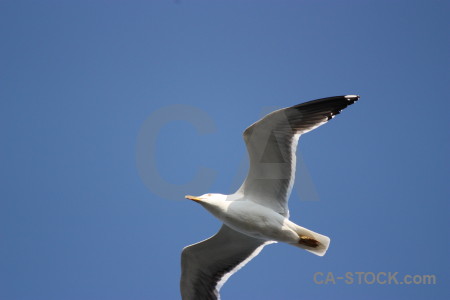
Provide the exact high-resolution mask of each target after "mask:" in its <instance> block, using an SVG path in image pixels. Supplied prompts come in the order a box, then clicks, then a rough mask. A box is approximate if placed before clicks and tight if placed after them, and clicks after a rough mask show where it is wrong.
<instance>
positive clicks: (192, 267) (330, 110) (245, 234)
mask: <svg viewBox="0 0 450 300" xmlns="http://www.w3.org/2000/svg"><path fill="white" fill-rule="evenodd" d="M358 99H359V96H357V95H347V96H337V97H329V98H323V99H318V100H314V101H309V102H305V103H302V104H298V105H295V106H292V107H288V108H284V109H280V110H277V111H274V112H272V113H270V114H268V115H267V116H265V117H264V118H262V119H261V120H259V121H258V122H256V123H254V124H252V125H251V126H250V127H248V128H247V129H246V130H245V131H244V140H245V143H246V145H247V150H248V153H249V157H250V169H249V172H248V175H247V178H246V179H245V181H244V183H243V184H242V186H241V187H240V188H239V189H238V190H237V191H236V192H235V193H234V194H231V195H222V194H204V195H202V196H198V197H194V196H186V198H187V199H190V200H193V201H196V202H197V203H199V204H201V205H202V206H203V207H204V208H206V209H207V210H208V211H209V212H210V213H212V214H213V215H214V216H215V217H217V218H218V219H219V220H221V221H222V222H223V225H222V228H221V229H220V230H219V232H218V233H217V234H215V235H214V236H212V237H211V238H209V239H207V240H204V241H202V242H199V243H196V244H193V245H190V246H188V247H185V248H184V249H183V252H182V254H181V268H182V272H181V282H180V289H181V296H182V299H183V300H194V299H195V300H205V299H220V294H219V290H220V288H221V287H222V285H223V284H224V283H225V281H226V280H227V279H228V278H229V277H230V276H231V275H232V274H233V273H235V272H236V271H237V270H239V269H240V268H241V267H243V266H244V265H245V264H246V263H247V262H249V261H250V260H251V259H252V258H253V257H255V256H256V255H258V253H259V252H260V251H261V250H262V248H263V247H264V246H265V245H267V244H270V243H275V242H284V243H288V244H290V245H294V246H296V247H300V248H303V249H305V250H307V251H309V252H312V253H314V254H316V255H319V256H323V255H324V254H325V252H326V251H327V249H328V246H329V244H330V239H329V238H328V237H327V236H324V235H321V234H319V233H316V232H314V231H311V230H309V229H306V228H304V227H301V226H299V225H297V224H295V223H293V222H291V221H290V220H289V210H288V206H287V202H288V199H289V196H290V193H291V190H292V186H293V183H294V177H295V168H296V154H295V152H296V149H297V143H298V139H299V137H300V135H302V134H304V133H306V132H308V131H311V130H313V129H315V128H317V127H319V126H320V125H322V124H325V123H326V122H327V121H328V120H330V119H331V118H333V117H334V116H335V115H337V114H339V112H340V111H341V110H342V109H344V108H346V107H347V106H348V105H350V104H353V103H354V102H355V101H357V100H358Z"/></svg>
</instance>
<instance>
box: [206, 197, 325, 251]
mask: <svg viewBox="0 0 450 300" xmlns="http://www.w3.org/2000/svg"><path fill="white" fill-rule="evenodd" d="M210 195H211V197H210V199H214V200H215V201H214V200H212V201H211V200H210V201H209V202H200V204H201V205H202V206H203V207H204V208H205V209H206V210H208V211H209V212H210V213H211V214H213V215H214V216H215V217H216V218H218V219H219V220H221V221H222V222H223V223H224V224H225V225H227V226H228V227H230V228H232V229H234V230H236V231H238V232H241V233H244V234H246V235H248V236H251V237H254V238H257V239H261V240H265V241H274V242H283V243H288V244H292V245H295V246H298V247H301V248H304V249H306V250H308V251H310V252H313V253H315V254H317V255H319V256H323V255H324V254H325V251H326V249H327V248H328V245H329V242H330V239H329V238H328V237H326V236H323V235H321V234H318V233H316V232H313V231H311V230H308V229H306V228H304V227H301V226H299V225H297V224H295V223H294V222H292V221H290V220H289V219H288V218H286V217H284V216H282V215H281V214H279V213H277V212H275V211H274V210H272V209H270V208H267V207H266V206H263V205H260V204H258V203H256V202H254V201H252V200H249V199H245V198H243V197H242V195H236V194H234V195H232V196H231V197H230V196H225V195H220V194H210ZM223 196H225V198H224V197H223ZM239 196H241V197H239ZM228 198H234V200H228ZM305 237H310V238H312V239H314V240H316V241H319V243H320V245H322V246H321V247H319V245H317V246H314V247H313V246H307V245H305V244H304V243H305V241H304V240H305Z"/></svg>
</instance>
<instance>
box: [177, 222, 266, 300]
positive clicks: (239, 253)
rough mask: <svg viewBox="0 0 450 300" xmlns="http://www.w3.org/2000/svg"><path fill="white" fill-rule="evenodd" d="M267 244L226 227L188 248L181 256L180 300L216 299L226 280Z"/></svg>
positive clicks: (218, 297) (223, 226)
mask: <svg viewBox="0 0 450 300" xmlns="http://www.w3.org/2000/svg"><path fill="white" fill-rule="evenodd" d="M268 243H271V242H268V241H264V240H260V239H255V238H252V237H250V236H247V235H244V234H242V233H239V232H237V231H235V230H233V229H231V228H230V227H228V226H226V225H222V228H221V229H220V230H219V232H218V233H217V234H215V235H214V236H212V237H211V238H209V239H207V240H205V241H202V242H199V243H197V244H193V245H190V246H188V247H186V248H184V249H183V252H182V254H181V282H180V289H181V297H182V299H183V300H197V299H202V300H215V299H220V295H219V290H220V288H221V287H222V285H223V284H224V283H225V281H227V279H228V278H229V277H230V276H231V275H233V274H234V273H235V272H236V271H238V270H239V269H240V268H242V267H243V266H244V265H245V264H246V263H247V262H249V261H250V260H251V259H252V258H253V257H255V256H256V255H258V253H259V252H260V251H261V250H262V248H263V247H264V246H265V245H266V244H268Z"/></svg>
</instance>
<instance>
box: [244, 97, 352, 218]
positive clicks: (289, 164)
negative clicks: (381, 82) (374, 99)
mask: <svg viewBox="0 0 450 300" xmlns="http://www.w3.org/2000/svg"><path fill="white" fill-rule="evenodd" d="M358 99H359V96H356V95H347V96H337V97H329V98H323V99H318V100H313V101H309V102H305V103H302V104H298V105H295V106H292V107H288V108H284V109H280V110H277V111H274V112H272V113H270V114H268V115H267V116H265V117H264V118H262V119H261V120H259V121H258V122H256V123H254V124H252V125H251V126H250V127H248V128H247V129H246V130H245V131H244V140H245V143H246V145H247V151H248V153H249V156H250V169H249V172H248V175H247V178H246V179H245V181H244V183H243V184H242V186H241V187H240V188H239V190H238V191H237V193H240V194H244V196H245V197H246V198H247V199H250V200H252V201H255V202H257V203H259V204H261V205H264V206H266V207H269V208H271V209H273V210H275V211H276V212H278V213H280V214H282V215H284V216H288V215H289V210H288V206H287V200H288V198H289V195H290V193H291V190H292V185H293V184H294V178H295V166H296V155H295V152H296V149H297V143H298V139H299V137H300V135H301V134H303V133H306V132H308V131H311V130H313V129H315V128H317V127H319V126H320V125H322V124H325V123H326V122H327V121H328V120H330V119H331V118H333V117H334V116H335V115H337V114H339V112H340V111H341V110H342V109H344V108H346V107H347V106H348V105H350V104H353V103H354V102H355V101H357V100H358Z"/></svg>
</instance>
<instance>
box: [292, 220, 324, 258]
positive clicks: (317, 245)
mask: <svg viewBox="0 0 450 300" xmlns="http://www.w3.org/2000/svg"><path fill="white" fill-rule="evenodd" d="M297 226H298V225H297ZM295 232H297V234H298V236H299V240H298V242H297V243H295V244H294V243H291V245H293V246H296V247H299V248H302V249H305V250H306V251H309V252H311V253H314V254H315V255H318V256H324V255H325V253H326V252H327V250H328V247H329V246H330V238H329V237H327V236H325V235H322V234H320V233H317V232H314V231H312V230H309V229H306V228H304V227H301V226H298V228H296V230H295Z"/></svg>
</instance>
